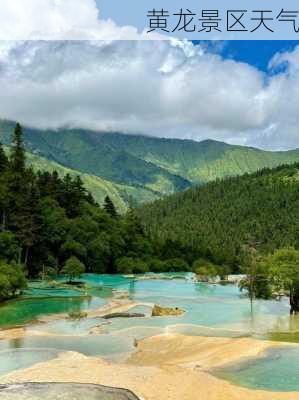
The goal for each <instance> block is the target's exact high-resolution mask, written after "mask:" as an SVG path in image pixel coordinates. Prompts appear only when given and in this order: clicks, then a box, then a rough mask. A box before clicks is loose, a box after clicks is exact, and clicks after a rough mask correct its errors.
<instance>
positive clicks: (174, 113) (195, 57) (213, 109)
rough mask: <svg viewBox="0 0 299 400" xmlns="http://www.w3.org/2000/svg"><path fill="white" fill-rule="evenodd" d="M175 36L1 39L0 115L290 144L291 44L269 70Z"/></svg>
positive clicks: (37, 123) (297, 69) (294, 86)
mask: <svg viewBox="0 0 299 400" xmlns="http://www.w3.org/2000/svg"><path fill="white" fill-rule="evenodd" d="M281 65H283V66H284V68H283V69H281V72H279V73H275V74H265V73H263V72H261V71H259V70H258V69H256V68H254V67H252V66H250V65H248V64H245V63H240V62H236V61H234V60H227V59H223V58H222V57H221V56H219V55H217V54H211V53H209V52H206V51H204V49H203V47H202V46H200V45H197V46H196V45H194V44H192V43H190V42H181V41H172V42H169V41H167V42H166V41H154V42H141V41H114V42H113V41H110V42H107V41H93V42H90V41H89V42H88V41H81V42H80V41H73V42H71V41H65V42H63V41H58V42H55V41H54V42H51V41H48V42H38V41H27V42H26V41H25V42H1V44H0V85H1V93H0V118H5V119H14V120H15V119H17V120H20V121H22V122H23V123H25V124H28V125H30V126H34V127H39V128H59V127H65V126H70V127H82V128H89V129H94V130H105V131H121V132H126V133H140V134H146V135H153V136H162V137H176V138H191V139H195V140H202V139H206V138H212V139H217V140H223V141H227V142H229V143H236V144H245V145H254V146H259V147H263V148H271V149H286V148H294V147H299V133H298V125H299V124H298V122H299V121H298V119H299V113H298V103H299V47H297V48H295V50H294V51H292V52H286V53H281V54H277V55H275V56H274V58H273V59H272V60H271V62H270V64H269V71H271V72H273V71H274V70H275V69H276V70H277V69H278V67H279V66H281Z"/></svg>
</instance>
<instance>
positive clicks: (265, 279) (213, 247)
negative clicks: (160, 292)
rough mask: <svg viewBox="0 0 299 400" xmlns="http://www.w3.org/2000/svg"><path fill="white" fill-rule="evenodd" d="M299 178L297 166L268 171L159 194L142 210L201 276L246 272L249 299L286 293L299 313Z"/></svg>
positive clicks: (154, 231) (164, 244)
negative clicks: (167, 194) (163, 196)
mask: <svg viewBox="0 0 299 400" xmlns="http://www.w3.org/2000/svg"><path fill="white" fill-rule="evenodd" d="M298 176H299V164H294V165H291V166H280V167H277V168H276V169H273V170H270V169H264V170H261V171H259V172H256V173H254V174H251V175H248V174H246V175H244V176H242V177H234V178H227V179H225V180H219V181H216V182H213V183H209V184H206V185H205V186H203V187H198V188H193V189H190V190H188V191H186V192H184V193H180V194H177V195H173V196H170V197H168V198H166V199H163V200H158V201H156V202H154V203H153V204H148V205H144V206H143V207H141V208H140V209H139V210H138V214H139V216H140V218H141V220H142V221H143V224H144V229H145V232H146V233H147V234H148V235H149V236H150V237H151V239H152V240H153V241H154V242H156V243H158V244H159V248H160V249H163V248H167V249H168V253H169V252H173V253H176V256H177V257H180V258H183V259H185V261H186V262H187V263H188V264H189V265H193V270H194V272H196V273H197V274H198V275H199V276H202V277H208V278H209V277H214V276H215V275H220V276H221V275H222V277H223V278H224V277H225V276H226V275H227V274H228V273H229V272H239V273H244V274H246V278H245V279H244V280H243V281H242V282H241V284H240V286H241V289H246V290H247V291H248V294H249V297H250V299H251V301H252V300H253V299H254V298H255V297H259V298H265V299H267V298H270V297H272V296H273V295H275V294H277V293H278V292H279V291H280V292H281V291H284V293H288V294H289V296H290V302H291V311H292V312H293V311H294V310H295V311H298V310H299V307H298V305H299V304H298V301H299V300H298V297H299V281H298V279H299V278H298V276H299V271H298V268H299V258H298V250H299V237H298V230H299V219H298V213H299V180H298ZM290 247H293V249H292V250H290V249H288V248H290ZM162 253H163V252H162ZM164 253H165V252H164ZM265 265H267V266H268V267H267V268H266V267H265ZM224 266H225V267H224ZM221 270H223V271H222V272H221Z"/></svg>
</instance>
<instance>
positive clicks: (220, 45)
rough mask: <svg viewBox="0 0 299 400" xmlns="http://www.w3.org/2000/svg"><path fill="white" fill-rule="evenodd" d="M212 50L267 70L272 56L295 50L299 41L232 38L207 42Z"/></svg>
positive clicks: (225, 56)
mask: <svg viewBox="0 0 299 400" xmlns="http://www.w3.org/2000/svg"><path fill="white" fill-rule="evenodd" d="M194 43H199V42H194ZM205 44H206V45H207V46H208V48H209V50H210V51H215V52H217V53H219V54H221V55H222V56H223V57H224V58H229V59H234V60H235V61H241V62H245V63H248V64H250V65H253V66H254V67H256V68H258V69H259V70H261V71H264V72H266V71H267V67H268V63H269V61H270V60H271V58H272V57H273V56H274V55H275V54H276V53H278V52H285V51H291V50H293V49H294V48H295V47H296V46H297V45H299V41H297V40H296V41H295V40H293V41H291V40H274V41H272V40H250V41H249V40H231V41H225V42H220V41H218V42H211V41H210V42H205Z"/></svg>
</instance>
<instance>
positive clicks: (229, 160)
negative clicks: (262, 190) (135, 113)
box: [0, 121, 299, 203]
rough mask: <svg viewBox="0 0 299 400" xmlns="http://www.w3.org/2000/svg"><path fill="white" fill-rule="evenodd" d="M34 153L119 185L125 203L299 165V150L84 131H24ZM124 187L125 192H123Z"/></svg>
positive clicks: (6, 132)
mask: <svg viewBox="0 0 299 400" xmlns="http://www.w3.org/2000/svg"><path fill="white" fill-rule="evenodd" d="M14 125H15V123H14V122H10V121H0V140H1V141H2V142H3V143H4V144H8V143H9V142H10V137H11V134H12V131H13V129H14ZM24 138H25V145H26V148H27V150H28V151H30V152H31V153H33V154H35V155H40V156H42V157H44V158H46V159H48V160H50V161H54V162H56V163H59V164H61V165H63V166H65V167H67V168H71V169H75V170H78V171H80V172H82V173H86V174H91V175H93V176H97V177H99V178H101V179H104V180H105V181H106V182H110V183H111V185H116V187H117V188H118V190H119V193H120V196H121V198H122V200H123V201H124V202H125V203H128V199H129V198H130V197H132V198H133V199H134V200H135V201H136V202H137V203H142V202H147V201H151V200H154V199H156V198H158V197H162V196H165V195H169V194H172V193H176V192H180V191H183V190H185V189H188V188H189V187H191V186H193V185H195V184H196V185H197V184H203V183H206V182H209V181H212V180H215V179H216V178H224V177H226V176H235V175H241V174H244V173H246V172H254V171H257V170H259V169H261V168H264V167H275V166H278V165H281V164H285V163H286V164H290V163H293V162H296V161H299V150H293V151H286V152H269V151H262V150H258V149H255V148H250V147H242V146H233V145H229V144H226V143H222V142H217V141H213V140H205V141H202V142H194V141H191V140H177V139H161V138H151V137H146V136H136V135H135V136H134V135H125V134H121V133H103V132H93V131H88V130H83V129H60V130H58V131H51V130H37V129H31V128H26V127H25V128H24ZM119 185H120V187H118V186H119Z"/></svg>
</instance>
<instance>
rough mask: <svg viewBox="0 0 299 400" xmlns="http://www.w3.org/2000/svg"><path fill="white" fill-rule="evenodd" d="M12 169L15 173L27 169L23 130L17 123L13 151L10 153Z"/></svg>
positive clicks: (21, 172)
mask: <svg viewBox="0 0 299 400" xmlns="http://www.w3.org/2000/svg"><path fill="white" fill-rule="evenodd" d="M10 162H11V169H12V170H13V172H14V173H20V174H23V173H24V171H25V148H24V143H23V131H22V127H21V125H20V124H19V123H17V125H16V128H15V132H14V136H13V139H12V151H11V154H10Z"/></svg>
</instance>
